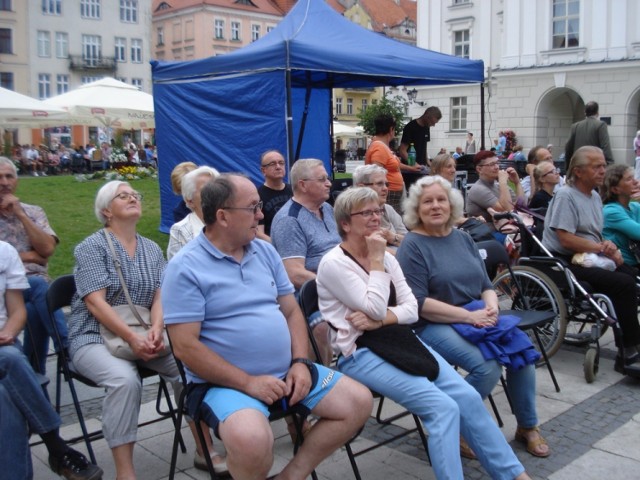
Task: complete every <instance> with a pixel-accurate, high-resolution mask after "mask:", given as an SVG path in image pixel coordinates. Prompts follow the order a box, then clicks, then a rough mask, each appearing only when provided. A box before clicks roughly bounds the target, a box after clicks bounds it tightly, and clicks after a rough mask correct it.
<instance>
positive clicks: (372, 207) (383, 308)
mask: <svg viewBox="0 0 640 480" xmlns="http://www.w3.org/2000/svg"><path fill="white" fill-rule="evenodd" d="M422 181H423V179H421V180H418V183H421V182H422ZM415 188H416V187H415V186H413V187H411V190H412V191H413V190H414V189H415ZM418 188H419V187H418ZM381 215H382V209H381V208H380V204H379V199H378V195H377V194H376V193H375V192H374V191H373V190H371V189H369V188H366V187H364V188H363V187H356V188H351V189H349V190H346V191H344V192H343V193H342V194H340V196H339V197H338V198H337V200H336V205H335V216H336V224H337V225H338V231H339V232H340V236H341V238H342V242H341V243H340V244H339V245H337V246H336V247H334V248H333V249H332V250H330V251H329V252H327V254H326V255H325V256H324V257H323V259H322V260H321V262H320V265H319V267H318V276H317V278H316V282H317V287H318V303H319V307H320V311H321V312H322V316H323V318H325V319H326V320H327V322H328V323H329V324H330V325H331V326H332V327H333V328H332V329H331V344H332V347H333V348H334V350H335V351H336V353H338V354H339V358H338V364H337V366H338V369H339V370H340V371H341V372H343V373H345V374H346V375H349V376H350V377H352V378H354V379H356V380H358V381H359V382H362V383H364V384H365V385H367V386H368V387H369V388H371V389H372V390H374V391H376V392H378V393H380V394H381V395H384V396H385V397H388V398H390V399H392V400H393V401H395V402H397V403H399V404H401V405H402V406H403V407H405V408H406V409H407V410H409V411H410V412H411V413H414V414H416V415H417V416H418V417H420V420H421V421H422V422H423V424H424V426H425V428H426V429H427V430H428V432H429V439H428V444H429V456H430V458H431V463H432V466H433V470H434V473H435V476H436V478H439V479H442V478H463V471H462V462H461V460H460V455H459V454H458V450H459V448H458V447H459V443H458V442H459V432H462V433H463V434H464V436H465V438H467V439H468V440H469V443H471V445H472V446H473V448H474V449H475V450H476V451H477V453H478V459H479V460H480V462H481V463H482V466H483V467H484V468H485V469H486V470H487V472H488V473H489V475H490V477H491V478H494V479H513V478H517V479H526V478H529V477H528V475H527V474H526V472H525V471H524V467H523V466H522V465H521V463H520V462H519V461H518V459H517V457H516V456H515V454H514V453H513V450H512V449H511V447H510V446H509V445H508V444H507V442H506V439H505V438H504V435H502V433H501V432H500V429H499V428H498V426H497V425H496V423H495V422H494V421H493V419H492V418H491V416H490V415H489V412H488V411H487V409H486V408H485V407H484V404H483V403H482V400H481V398H480V395H478V393H477V392H476V391H474V389H473V388H472V387H471V386H470V385H468V384H467V383H466V382H465V381H464V380H463V379H462V377H461V376H460V375H459V374H458V373H457V372H456V371H455V370H454V369H453V367H452V366H451V365H449V363H447V361H446V360H444V359H443V358H442V357H441V356H440V355H438V353H436V351H435V349H433V348H432V347H431V346H429V345H427V344H425V343H424V342H421V341H420V340H419V339H418V337H417V336H416V334H415V333H414V332H413V330H412V324H415V322H417V321H418V309H417V307H418V304H417V301H416V298H415V297H414V296H413V294H412V293H411V289H410V288H409V286H408V285H407V282H406V280H405V278H404V275H403V273H402V270H401V269H400V266H399V265H398V262H397V261H396V260H395V259H394V258H393V255H391V254H390V253H388V252H386V251H385V247H386V241H385V238H384V236H383V234H382V232H381V230H380V218H381ZM410 235H411V234H410ZM401 248H402V247H401Z"/></svg>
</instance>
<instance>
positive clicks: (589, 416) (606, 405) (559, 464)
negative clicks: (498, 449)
mask: <svg viewBox="0 0 640 480" xmlns="http://www.w3.org/2000/svg"><path fill="white" fill-rule="evenodd" d="M638 412H640V390H639V386H638V381H637V380H633V379H630V378H623V377H621V379H620V381H618V382H617V383H615V384H613V385H611V386H610V387H607V388H605V389H604V390H602V391H601V392H599V393H597V394H596V395H594V396H592V397H590V398H588V399H587V400H585V401H584V402H581V403H579V404H577V405H575V406H574V407H572V408H570V409H569V410H567V411H565V412H564V413H563V414H562V415H559V416H557V417H555V418H553V419H552V420H550V421H548V422H546V423H543V424H542V425H540V428H541V430H542V431H543V432H544V436H545V438H546V439H547V441H548V442H549V444H550V445H551V446H552V447H553V454H552V455H551V456H549V457H548V458H536V457H534V456H532V455H527V454H525V455H518V457H519V458H520V461H521V462H522V464H523V465H524V466H525V468H526V469H527V471H529V472H535V476H536V477H537V478H548V477H549V476H550V475H551V474H552V473H554V472H556V471H558V470H560V469H561V468H563V467H565V466H567V465H568V464H569V463H570V462H572V461H573V460H575V459H576V458H578V457H580V456H582V455H584V454H585V453H587V452H588V451H589V450H591V448H592V445H594V444H595V443H597V442H598V441H599V440H601V439H603V438H605V437H606V436H607V435H609V434H610V433H612V432H614V431H615V430H617V429H618V428H620V427H621V426H623V425H624V424H625V423H627V422H628V421H630V420H631V419H632V418H633V416H634V415H637V414H638ZM508 414H509V412H501V415H508ZM404 430H405V429H404V428H402V427H399V426H396V425H387V426H381V425H379V424H377V423H376V421H375V419H373V418H371V419H369V422H368V423H367V426H366V428H365V430H364V432H363V433H362V436H364V437H365V438H367V439H369V440H371V441H374V442H380V441H383V440H385V439H387V438H391V437H393V436H394V435H397V434H398V433H400V432H402V431H404ZM638 439H639V440H640V433H639V434H638ZM388 446H389V447H390V448H394V449H396V450H398V451H400V452H402V453H405V454H407V455H411V456H413V457H416V458H419V459H420V460H426V459H427V456H426V454H425V451H424V448H423V447H422V443H421V441H420V438H419V436H418V434H417V433H414V434H411V435H409V436H408V437H405V438H401V439H399V440H396V441H395V442H391V443H390V444H389V445H388ZM511 446H512V447H513V449H514V450H515V451H517V452H524V446H522V445H521V444H519V443H517V442H515V441H512V442H511ZM463 464H464V466H465V478H473V479H478V480H485V479H490V478H491V477H489V476H488V475H487V474H486V472H485V471H484V469H483V468H482V467H481V466H480V462H478V461H477V460H467V459H463Z"/></svg>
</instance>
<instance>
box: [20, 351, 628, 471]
mask: <svg viewBox="0 0 640 480" xmlns="http://www.w3.org/2000/svg"><path fill="white" fill-rule="evenodd" d="M614 356H615V350H614V348H613V346H612V344H611V339H609V340H608V341H605V342H604V344H603V350H602V355H601V362H600V372H599V374H598V378H597V379H596V381H595V382H594V383H592V384H587V383H586V382H585V380H584V377H583V372H582V359H583V358H584V350H582V349H580V348H568V347H563V348H562V349H561V350H560V351H559V352H558V354H556V356H554V357H553V359H552V363H553V365H554V370H555V372H556V376H557V377H558V381H559V382H560V386H561V388H562V391H561V392H559V393H558V392H556V391H555V390H554V388H553V385H552V383H551V380H550V378H549V375H548V373H547V371H546V369H544V368H539V369H538V370H537V406H538V416H539V418H540V422H541V425H540V428H541V432H542V434H543V435H544V437H545V438H546V439H547V441H548V443H549V445H550V448H551V451H552V454H551V456H550V457H548V458H546V459H541V458H535V457H533V456H531V455H530V454H528V453H527V452H526V451H525V449H524V446H523V445H521V444H520V443H517V442H515V441H514V440H513V433H514V431H515V426H516V425H515V419H514V417H513V415H512V414H511V412H510V411H509V406H508V403H507V401H506V398H505V395H504V392H502V390H501V388H500V387H497V388H496V390H495V391H494V392H493V396H494V399H496V403H497V404H498V409H499V412H500V414H501V416H502V419H503V421H504V423H505V426H504V427H503V428H502V432H503V433H504V435H505V437H506V438H507V441H509V442H510V444H511V446H512V447H513V449H514V451H515V453H516V455H517V456H518V458H519V459H520V461H521V462H522V463H523V465H524V466H525V468H526V470H527V472H528V473H529V474H530V475H531V476H532V477H533V478H535V479H549V480H569V479H571V480H573V479H574V478H580V479H581V480H584V479H587V480H596V479H597V480H600V479H602V478H606V479H607V480H618V479H625V480H627V479H631V478H637V477H638V472H639V471H640V448H638V444H640V433H639V432H640V428H639V427H640V425H638V422H640V381H639V380H637V379H631V378H628V377H623V376H621V375H619V374H617V373H615V372H614V371H613V358H614ZM53 369H54V366H53V365H51V366H50V370H49V371H53ZM52 383H53V382H52ZM49 388H50V393H51V392H52V389H51V386H50V387H49ZM65 388H66V387H65ZM81 388H82V389H83V391H82V392H81V398H84V399H83V400H82V408H83V412H84V415H85V417H86V418H87V419H99V417H100V412H101V408H102V398H101V396H102V392H100V391H99V389H86V388H84V387H81ZM157 391H158V385H157V383H149V384H145V386H144V388H143V400H142V403H143V411H144V413H143V415H142V416H144V417H145V418H147V419H148V418H150V417H153V416H154V415H155V413H154V408H153V404H154V402H155V399H156V395H157ZM387 402H388V403H385V415H393V414H394V413H396V412H399V411H402V409H401V408H400V407H399V406H397V405H395V404H394V403H393V402H390V401H387ZM63 403H66V404H65V405H64V406H63V408H62V410H61V417H62V419H63V424H64V425H65V428H63V430H62V432H63V436H66V437H67V438H68V437H69V436H70V435H71V432H72V431H73V430H74V429H75V430H77V425H76V421H77V420H76V418H75V411H74V409H73V407H72V405H70V401H69V399H68V398H67V400H66V402H63ZM89 421H90V422H93V427H94V428H95V427H96V426H98V427H99V423H96V420H89ZM411 427H413V421H412V419H411V417H405V418H403V419H401V420H398V421H397V422H394V424H392V425H387V426H380V425H378V424H377V423H376V422H375V419H374V418H373V417H372V418H371V419H370V420H369V422H368V423H367V425H366V426H365V429H364V430H363V432H362V434H361V435H360V437H359V438H358V440H357V443H356V446H355V449H356V450H359V449H360V448H361V447H367V446H369V445H372V444H374V443H378V442H380V441H382V440H385V439H387V438H390V437H392V436H393V435H395V434H397V433H400V432H403V431H405V429H408V428H411ZM273 428H274V436H275V438H276V447H275V464H274V467H273V469H272V471H271V474H274V473H277V472H278V471H279V470H280V469H281V468H282V467H283V466H284V465H285V464H286V462H287V461H288V459H289V458H290V457H291V443H290V441H289V438H288V435H287V433H286V426H285V425H284V423H282V424H278V423H275V424H273ZM69 429H71V430H69ZM183 433H184V438H185V441H186V442H187V447H188V448H189V450H190V451H191V452H192V451H193V439H192V438H190V435H189V434H188V429H187V427H183ZM138 436H139V441H138V443H137V446H136V450H135V452H136V453H135V456H136V467H137V469H138V472H139V478H140V479H141V480H159V479H165V478H167V475H168V458H169V455H168V452H170V450H171V444H172V440H173V428H172V426H171V423H170V422H168V421H165V422H160V423H158V424H156V425H155V426H153V427H144V428H142V429H140V430H139V433H138ZM217 445H219V442H218V443H217ZM76 447H77V448H79V449H80V450H83V451H84V445H82V444H81V443H79V444H77V446H76ZM42 449H43V447H42V446H38V447H34V448H33V449H32V452H33V457H34V468H35V472H36V473H35V476H34V478H36V479H39V478H43V479H48V478H52V476H51V475H50V474H51V472H50V470H48V467H47V466H46V452H44V451H43V450H42ZM94 449H95V450H96V455H97V457H98V464H99V465H100V466H101V467H103V469H104V470H105V477H104V478H105V479H109V478H113V477H114V476H115V472H114V470H113V461H112V459H111V455H110V452H109V449H108V448H107V446H106V443H105V442H104V440H99V441H97V442H95V443H94ZM192 455H193V453H191V454H187V455H181V456H180V457H179V460H178V470H179V473H178V476H177V478H180V479H192V478H195V479H205V478H208V477H207V475H206V474H204V472H200V471H197V470H195V469H194V468H193V463H192V462H193V457H192ZM357 463H358V466H359V467H360V472H361V475H362V478H363V479H367V480H387V479H395V478H402V479H409V480H413V479H415V480H418V479H420V480H432V479H434V478H435V477H434V476H433V471H432V469H431V468H429V466H428V463H427V457H426V454H425V452H424V449H423V448H422V445H421V442H420V439H419V437H418V435H417V434H415V433H414V434H411V435H409V436H406V437H403V438H402V439H400V440H397V441H394V442H391V443H389V444H388V445H386V446H385V447H382V448H380V449H377V450H375V451H374V452H370V453H367V454H364V455H362V456H360V457H358V459H357ZM463 464H464V473H465V478H469V479H488V478H489V477H488V476H487V474H486V472H485V471H484V469H483V468H482V467H481V465H480V463H479V462H478V461H477V460H466V459H463ZM317 472H318V476H319V478H320V480H342V479H345V478H347V479H350V478H353V474H352V472H351V468H350V466H349V463H348V460H347V458H346V455H345V452H344V449H340V450H339V451H337V452H336V453H334V454H333V455H332V456H331V457H330V458H329V459H327V460H325V461H324V462H323V463H322V464H321V465H320V467H319V468H318V470H317Z"/></svg>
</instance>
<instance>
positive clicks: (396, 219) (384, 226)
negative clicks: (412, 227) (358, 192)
mask: <svg viewBox="0 0 640 480" xmlns="http://www.w3.org/2000/svg"><path fill="white" fill-rule="evenodd" d="M353 184H354V185H356V186H359V187H369V188H371V189H372V190H374V191H375V192H376V193H377V194H378V202H379V204H380V207H381V208H382V209H384V210H383V211H382V216H381V217H380V227H381V232H382V235H383V236H384V238H385V240H386V241H387V248H388V251H389V252H390V253H394V252H395V249H396V248H398V245H400V243H401V242H402V239H403V238H404V236H405V235H406V234H407V227H405V226H404V223H403V222H402V217H401V216H400V214H399V213H398V212H396V211H395V209H394V208H393V207H392V206H391V205H389V204H388V203H387V196H388V194H389V182H387V171H386V170H385V169H384V168H382V167H381V166H379V165H374V164H372V165H361V166H359V167H357V168H356V169H355V171H354V172H353Z"/></svg>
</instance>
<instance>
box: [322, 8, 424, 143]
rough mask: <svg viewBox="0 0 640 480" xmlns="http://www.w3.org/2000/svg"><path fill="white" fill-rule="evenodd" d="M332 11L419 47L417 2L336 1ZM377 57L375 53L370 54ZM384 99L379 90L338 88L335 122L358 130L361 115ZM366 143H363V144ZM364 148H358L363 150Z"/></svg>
mask: <svg viewBox="0 0 640 480" xmlns="http://www.w3.org/2000/svg"><path fill="white" fill-rule="evenodd" d="M337 1H338V2H339V4H338V5H333V4H332V7H333V8H334V9H335V10H336V11H338V12H339V13H341V14H342V15H343V16H344V17H345V18H347V19H349V20H351V21H352V22H353V23H356V24H358V25H360V26H361V27H363V28H366V29H368V30H372V31H374V32H377V33H379V34H381V35H385V36H388V37H391V38H395V39H396V40H399V41H401V42H405V43H409V44H410V45H415V44H416V30H417V28H416V27H417V25H416V12H417V3H416V2H415V0H337ZM370 54H371V55H375V52H370ZM382 95H383V89H382V88H381V87H380V88H349V89H342V88H336V89H334V90H333V112H334V118H335V119H336V120H338V121H340V122H342V123H345V124H346V125H350V126H354V127H355V126H356V125H357V124H358V122H359V119H358V117H357V115H358V113H360V112H362V111H364V110H366V109H367V108H368V107H369V106H370V105H372V104H374V103H376V102H378V101H379V100H380V98H381V97H382ZM361 143H363V142H361ZM363 146H364V145H363V144H362V145H359V147H363Z"/></svg>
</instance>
